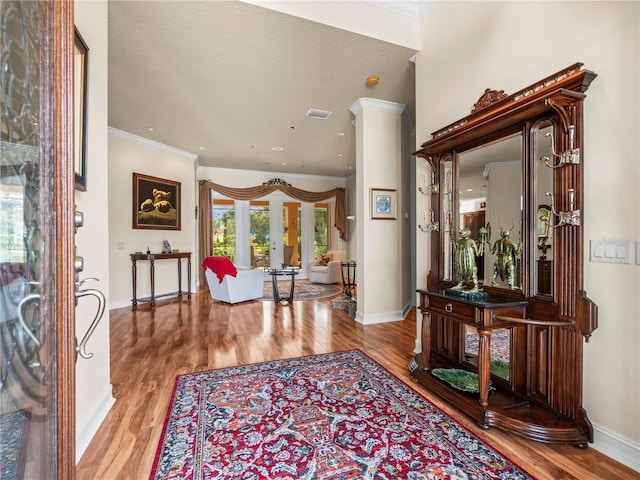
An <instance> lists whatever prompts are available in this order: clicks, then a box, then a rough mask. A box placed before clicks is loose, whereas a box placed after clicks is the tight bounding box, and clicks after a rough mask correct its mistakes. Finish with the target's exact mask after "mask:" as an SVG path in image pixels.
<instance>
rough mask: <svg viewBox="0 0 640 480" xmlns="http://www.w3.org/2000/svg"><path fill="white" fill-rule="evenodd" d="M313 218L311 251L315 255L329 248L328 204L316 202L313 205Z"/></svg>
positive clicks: (325, 251)
mask: <svg viewBox="0 0 640 480" xmlns="http://www.w3.org/2000/svg"><path fill="white" fill-rule="evenodd" d="M313 220H314V227H313V231H314V239H313V250H314V252H313V253H314V255H315V256H316V257H317V256H318V254H320V253H327V250H329V204H327V203H316V204H315V205H314V214H313Z"/></svg>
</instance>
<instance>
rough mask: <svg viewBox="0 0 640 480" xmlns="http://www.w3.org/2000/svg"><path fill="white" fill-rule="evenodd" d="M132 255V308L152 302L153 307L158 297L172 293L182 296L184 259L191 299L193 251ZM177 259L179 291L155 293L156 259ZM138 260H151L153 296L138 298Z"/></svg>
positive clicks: (150, 271) (150, 270) (188, 292)
mask: <svg viewBox="0 0 640 480" xmlns="http://www.w3.org/2000/svg"><path fill="white" fill-rule="evenodd" d="M130 256H131V279H132V282H133V298H132V300H131V303H132V308H133V310H135V309H136V308H137V306H138V303H150V304H151V306H152V307H154V306H155V304H156V298H161V297H168V296H171V295H178V296H182V259H183V258H186V259H187V298H189V299H191V252H179V253H132V254H130ZM170 259H177V261H178V291H176V292H170V293H163V294H162V295H157V296H156V294H155V262H156V260H170ZM138 260H146V261H148V262H149V274H150V276H151V296H150V297H144V298H138V296H137V284H138V267H137V262H138Z"/></svg>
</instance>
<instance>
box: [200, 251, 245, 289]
mask: <svg viewBox="0 0 640 480" xmlns="http://www.w3.org/2000/svg"><path fill="white" fill-rule="evenodd" d="M207 268H208V269H209V270H211V271H212V272H213V273H215V274H216V276H217V277H218V280H219V281H220V283H222V279H223V278H224V276H225V275H231V276H232V277H235V276H236V275H238V270H236V266H235V265H234V264H233V262H231V260H229V259H228V258H227V257H207V258H205V259H204V260H203V262H202V269H203V270H206V269H207Z"/></svg>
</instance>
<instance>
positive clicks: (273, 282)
mask: <svg viewBox="0 0 640 480" xmlns="http://www.w3.org/2000/svg"><path fill="white" fill-rule="evenodd" d="M277 278H278V277H277V276H276V275H273V274H272V275H271V286H272V288H273V302H274V303H280V292H279V291H278V280H277Z"/></svg>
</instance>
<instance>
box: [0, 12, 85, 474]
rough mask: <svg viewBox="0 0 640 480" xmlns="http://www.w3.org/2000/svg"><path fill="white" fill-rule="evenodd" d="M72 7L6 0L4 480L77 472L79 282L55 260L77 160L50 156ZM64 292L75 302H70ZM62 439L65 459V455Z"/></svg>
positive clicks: (1, 205)
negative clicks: (75, 313) (72, 334)
mask: <svg viewBox="0 0 640 480" xmlns="http://www.w3.org/2000/svg"><path fill="white" fill-rule="evenodd" d="M66 9H67V6H66V5H65V3H63V2H60V3H59V4H58V3H57V2H55V3H54V2H19V1H16V2H14V1H5V0H0V37H1V40H0V49H1V50H2V55H1V59H2V60H1V62H2V65H1V68H0V71H1V72H2V79H1V82H0V103H1V104H2V121H1V125H0V478H2V479H4V478H25V479H27V478H28V479H31V478H37V479H41V480H47V479H52V478H56V477H58V478H62V476H65V477H67V478H69V475H67V474H65V473H64V472H69V471H70V468H71V465H70V457H71V456H72V455H73V453H74V443H73V442H74V438H67V437H66V435H69V430H71V429H72V426H73V423H72V421H71V420H68V419H67V417H68V418H72V417H74V412H73V407H72V405H65V404H64V403H63V400H64V399H65V398H68V397H73V395H74V386H75V385H74V383H73V374H72V373H71V374H70V373H68V372H69V371H72V370H73V364H72V362H73V352H72V351H68V352H64V351H63V350H62V348H61V347H60V346H62V345H71V344H72V342H70V341H68V340H70V339H69V338H68V334H67V333H66V332H67V331H66V330H65V329H64V328H62V326H63V325H71V327H70V329H69V331H73V330H74V325H73V323H74V319H73V317H70V318H69V317H68V316H65V318H61V317H62V315H61V314H62V312H65V311H72V306H73V301H74V299H73V296H72V295H73V290H72V289H71V286H72V282H71V281H69V282H68V283H65V280H67V277H65V276H64V275H63V274H62V271H63V268H64V267H58V266H57V264H56V260H55V259H56V258H60V257H61V256H64V257H63V258H65V260H66V256H68V255H66V256H65V254H66V253H67V252H69V251H70V249H69V248H65V246H69V245H70V242H72V240H73V239H72V238H71V239H69V238H60V237H59V236H58V235H56V229H57V228H58V226H59V225H62V224H63V222H65V221H67V220H69V219H70V218H71V216H70V215H71V208H67V207H69V206H70V205H71V206H72V205H73V204H72V202H71V200H70V199H71V196H72V195H73V193H72V192H73V191H72V190H67V191H65V192H62V190H61V183H60V182H61V180H60V179H61V178H64V177H65V175H66V173H65V171H67V172H70V171H71V168H70V164H71V160H72V159H71V158H70V157H65V156H60V157H58V158H55V159H54V158H52V157H53V152H58V151H59V150H60V151H61V146H60V145H58V144H57V143H54V142H58V141H60V142H61V144H62V143H64V142H65V141H66V140H70V139H68V138H67V135H71V133H70V132H67V131H63V132H60V136H58V133H57V132H58V131H57V130H56V126H57V125H59V124H58V123H57V122H60V123H62V121H63V120H65V119H68V118H69V116H70V112H71V108H70V102H65V101H59V100H61V99H62V98H68V97H69V95H68V94H69V91H68V88H67V87H66V86H65V85H63V84H62V83H63V82H59V80H60V78H59V76H58V75H60V73H59V72H56V70H57V69H56V68H54V61H56V62H59V64H63V63H64V62H63V60H65V59H66V60H70V59H71V57H70V55H69V57H65V55H66V54H65V53H64V51H63V49H65V48H67V47H69V46H71V45H72V43H71V42H72V38H71V36H70V35H69V36H64V35H60V36H57V37H56V36H55V35H54V33H55V32H54V26H57V28H60V30H61V31H66V30H65V29H66V27H68V26H69V23H68V22H69V21H70V20H71V12H70V11H67V10H66ZM69 31H72V29H69ZM43 39H46V42H43ZM53 39H55V40H53ZM66 73H67V74H69V73H70V72H66ZM56 95H59V96H60V98H58V97H56ZM58 105H60V106H61V108H60V109H55V108H54V107H57V106H58ZM67 108H68V110H67ZM67 123H68V122H67ZM61 137H64V138H61ZM69 143H71V142H68V144H69ZM58 160H59V162H60V163H59V164H57V163H54V161H58ZM65 169H66V170H65ZM71 182H73V179H71ZM65 187H67V185H65ZM54 208H55V212H56V214H55V215H51V213H50V212H52V211H54ZM69 260H70V261H72V259H69ZM68 268H69V267H67V268H65V269H64V270H65V271H68ZM67 291H69V293H70V294H71V295H69V297H68V298H66V299H64V300H63V299H62V298H61V297H63V296H64V294H65V293H66V292H67ZM56 321H57V322H58V323H57V324H56ZM58 342H60V343H58ZM63 385H64V386H65V387H66V388H65V389H64V390H63V389H62V386H63ZM57 432H58V433H59V434H60V435H61V440H60V441H61V442H66V451H67V452H69V453H68V454H65V453H64V452H63V450H62V449H58V445H59V444H58V440H57V436H56V435H57ZM72 435H73V434H72ZM72 435H71V436H72Z"/></svg>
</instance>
